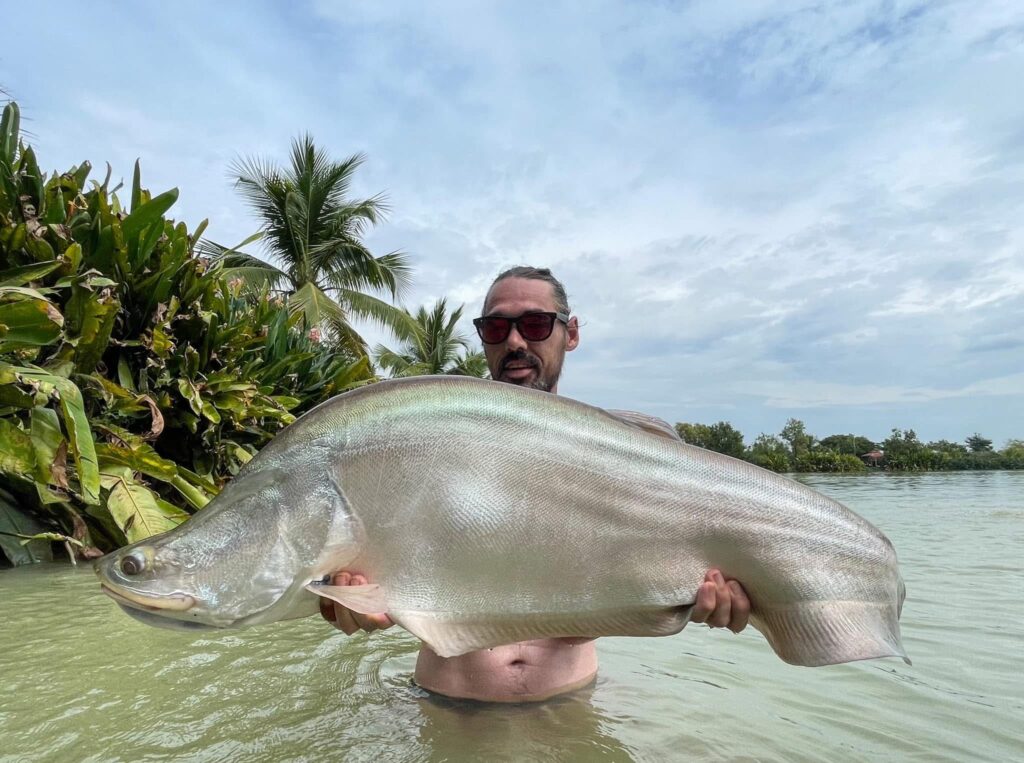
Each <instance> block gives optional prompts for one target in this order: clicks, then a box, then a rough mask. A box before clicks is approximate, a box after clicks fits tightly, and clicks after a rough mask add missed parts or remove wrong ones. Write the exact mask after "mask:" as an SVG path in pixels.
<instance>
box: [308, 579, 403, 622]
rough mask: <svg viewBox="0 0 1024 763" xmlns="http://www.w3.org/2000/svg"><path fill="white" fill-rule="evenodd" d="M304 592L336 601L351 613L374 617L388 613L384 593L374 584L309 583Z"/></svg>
mask: <svg viewBox="0 0 1024 763" xmlns="http://www.w3.org/2000/svg"><path fill="white" fill-rule="evenodd" d="M306 590H307V591H311V592H312V593H315V594H316V595H317V596H323V597H324V598H325V599H331V600H332V601H336V602H338V603H339V604H341V605H342V606H344V607H348V608H349V609H351V610H352V611H353V612H359V613H360V614H363V615H376V614H379V613H381V612H387V611H388V603H387V601H386V599H385V596H384V591H383V589H382V588H381V587H380V586H379V585H377V584H376V583H367V584H366V585H346V586H337V585H324V584H322V583H310V584H309V585H307V586H306Z"/></svg>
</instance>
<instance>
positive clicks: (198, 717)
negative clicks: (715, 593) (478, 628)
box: [0, 472, 1024, 763]
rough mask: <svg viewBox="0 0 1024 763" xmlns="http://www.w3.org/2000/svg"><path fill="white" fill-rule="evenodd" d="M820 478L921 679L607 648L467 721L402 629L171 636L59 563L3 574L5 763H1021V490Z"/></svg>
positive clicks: (875, 664)
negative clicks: (579, 672) (863, 532)
mask: <svg viewBox="0 0 1024 763" xmlns="http://www.w3.org/2000/svg"><path fill="white" fill-rule="evenodd" d="M802 479H803V481H805V482H807V483H808V484H811V485H812V486H814V487H816V488H818V489H820V490H822V491H823V492H825V493H827V494H829V495H831V496H833V497H835V498H837V499H838V500H840V501H842V502H844V503H846V504H847V505H848V506H850V507H851V508H853V509H854V510H855V511H857V512H858V513H860V514H862V515H863V516H865V517H866V518H868V519H869V520H871V521H872V522H874V523H875V524H876V525H878V526H879V527H881V528H882V529H883V530H884V531H885V533H886V534H887V535H888V536H889V537H890V538H891V539H892V540H893V542H894V544H895V545H896V549H897V551H898V553H899V556H900V562H901V566H902V570H903V576H904V579H905V581H906V584H907V601H906V604H905V606H904V610H903V619H902V627H903V636H904V644H905V646H906V647H907V651H908V652H909V654H910V656H911V658H912V659H913V661H914V664H913V666H912V667H911V666H907V665H904V664H903V662H902V661H900V660H898V659H890V660H877V661H872V662H865V663H856V664H851V665H838V666H832V667H827V668H813V669H812V668H798V667H793V666H790V665H786V664H784V663H783V662H782V661H780V660H779V659H778V658H777V657H776V656H775V655H774V653H773V652H772V651H771V649H770V648H769V647H768V645H767V644H766V643H765V641H764V639H763V638H762V637H761V636H760V634H758V633H757V632H756V631H754V630H753V629H748V630H747V631H746V632H744V633H742V634H740V635H738V636H735V635H733V634H731V633H729V632H727V631H722V630H715V631H711V630H709V629H707V628H703V627H689V628H687V629H686V630H685V631H684V632H683V633H681V634H679V635H678V636H673V637H669V638H662V639H602V641H601V642H600V644H599V651H600V655H601V672H600V675H599V677H598V679H597V681H596V683H595V684H594V685H593V686H591V687H589V688H587V689H585V690H582V691H580V692H578V693H576V694H574V695H572V696H570V697H567V698H562V699H559V700H556V701H552V702H547V703H543V704H540V705H523V706H511V707H510V706H496V705H479V704H470V703H456V702H451V701H444V700H438V699H432V698H430V697H428V696H427V695H426V694H425V693H424V692H421V691H419V690H418V689H416V688H415V687H413V686H412V684H411V680H410V678H411V675H412V669H413V665H414V662H415V654H416V649H417V642H416V641H415V639H413V638H412V637H410V636H409V635H408V634H405V633H404V632H402V631H400V629H398V628H394V629H392V630H391V631H388V632H386V633H383V634H374V635H372V636H357V637H353V638H348V637H346V636H345V635H343V634H341V633H339V632H337V631H334V630H333V629H332V628H330V626H328V625H326V624H325V623H323V622H320V621H319V619H318V618H309V619H307V620H303V621H298V622H290V623H281V624H276V625H270V626H262V627H258V628H253V629H249V630H244V631H234V632H225V633H223V634H214V635H212V636H211V635H209V634H202V635H198V636H194V635H190V634H186V633H182V632H178V631H165V630H159V629H155V628H149V627H147V626H144V625H141V624H139V623H136V622H135V621H134V620H131V619H130V618H128V617H127V616H125V615H123V614H122V613H121V612H120V611H119V610H118V609H117V607H116V606H115V605H114V604H113V603H112V602H111V601H110V600H109V599H107V598H106V597H104V596H103V595H102V594H100V593H99V590H98V587H97V583H96V579H95V577H94V576H93V574H92V573H91V571H90V570H89V569H88V568H79V569H72V568H70V567H69V566H65V565H57V564H54V565H46V566H37V567H33V568H19V569H16V570H9V571H0V762H2V763H8V762H13V761H19V763H20V762H21V761H72V760H73V761H121V760H123V761H140V760H146V761H160V760H202V761H236V760H237V761H253V760H275V761H286V760H295V761H299V760H303V761H317V760H346V761H359V760H374V761H378V760H380V761H390V760H395V761H406V760H414V761H443V760H455V761H457V760H544V761H547V760H566V761H577V760H578V761H592V760H608V761H619V760H622V761H628V760H639V761H663V760H691V759H692V760H719V759H729V760H744V759H746V760H754V759H756V760H839V759H842V760H901V759H914V760H967V759H970V760H974V761H978V760H993V761H995V760H1011V759H1022V758H1024V664H1022V662H1021V659H1022V655H1024V649H1022V645H1024V575H1022V561H1021V560H1022V557H1024V473H1019V472H1018V473H1012V472H1011V473H1008V472H984V473H955V474H926V475H889V474H870V475H849V476H847V475H842V476H822V475H815V476H808V477H804V478H802ZM612 562H613V560H595V564H600V563H612Z"/></svg>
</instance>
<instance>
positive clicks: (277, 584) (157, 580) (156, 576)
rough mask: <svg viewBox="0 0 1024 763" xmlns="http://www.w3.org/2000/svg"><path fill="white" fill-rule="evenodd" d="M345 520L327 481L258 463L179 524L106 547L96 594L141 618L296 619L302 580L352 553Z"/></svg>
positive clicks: (195, 622)
mask: <svg viewBox="0 0 1024 763" xmlns="http://www.w3.org/2000/svg"><path fill="white" fill-rule="evenodd" d="M346 519H347V514H346V513H345V511H344V499H343V497H342V496H341V495H340V493H339V492H338V491H337V490H336V489H335V486H334V485H333V483H332V482H331V481H329V480H328V481H325V482H322V483H318V482H316V481H311V480H309V479H308V475H304V474H303V473H302V470H297V471H290V472H289V471H286V470H279V469H260V470H255V471H251V472H248V473H246V474H245V475H244V476H243V475H242V474H240V475H239V476H238V477H236V479H235V480H234V481H232V482H231V483H229V484H228V485H227V487H225V488H224V490H223V491H222V492H221V494H220V495H219V496H217V498H215V499H214V500H213V501H211V502H210V504H209V505H207V506H206V507H205V508H203V509H201V510H200V511H199V512H198V513H197V514H196V515H194V516H193V517H192V518H191V519H189V520H188V521H186V522H185V523H183V524H182V525H180V526H178V527H176V528H175V529H173V530H171V531H170V532H167V533H163V534H161V535H156V536H153V537H150V538H146V539H145V540H142V541H139V542H137V543H134V544H132V545H129V546H125V547H124V548H121V549H118V550H117V551H114V552H112V553H110V554H107V555H106V556H104V557H102V558H100V559H98V560H97V561H96V562H95V564H94V568H95V570H96V574H97V575H98V576H99V578H100V582H101V587H102V590H103V592H104V593H105V594H107V595H108V596H110V597H111V598H112V599H114V600H115V601H116V602H117V603H118V604H119V605H120V606H121V608H122V609H124V610H125V612H127V613H128V614H129V615H131V616H132V617H134V618H136V619H138V620H141V621H143V622H145V623H147V624H150V625H157V626H161V627H170V628H231V627H236V626H242V625H249V624H253V623H256V622H272V621H274V620H279V619H285V618H288V617H294V616H296V614H295V613H294V612H291V611H290V610H289V608H290V607H293V605H294V604H295V600H296V599H300V598H307V599H308V598H310V596H309V594H307V593H305V592H304V591H303V589H304V587H305V585H307V584H308V583H310V582H312V581H314V580H319V579H322V577H323V575H324V574H325V573H328V572H333V571H334V569H341V565H342V564H343V563H344V562H345V561H347V559H348V558H350V557H351V556H353V555H354V554H355V545H354V542H353V535H354V533H353V532H352V531H351V528H350V525H349V524H348V523H347V522H346ZM325 549H326V550H325ZM332 549H333V553H330V552H331V550H332ZM335 565H338V566H337V567H335ZM307 604H308V602H307ZM303 614H310V612H308V611H307V612H303Z"/></svg>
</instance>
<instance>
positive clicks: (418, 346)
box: [373, 299, 487, 378]
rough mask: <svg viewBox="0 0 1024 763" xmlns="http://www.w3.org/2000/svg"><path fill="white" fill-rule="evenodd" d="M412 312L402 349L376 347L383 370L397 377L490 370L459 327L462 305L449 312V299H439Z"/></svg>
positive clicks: (377, 356)
mask: <svg viewBox="0 0 1024 763" xmlns="http://www.w3.org/2000/svg"><path fill="white" fill-rule="evenodd" d="M408 315H409V323H410V325H411V333H410V335H409V338H408V339H407V340H406V342H405V344H403V345H402V347H401V348H400V349H398V350H389V349H388V348H387V347H385V346H383V345H377V347H376V348H375V349H374V351H373V354H374V359H375V360H376V362H377V365H378V366H379V367H380V368H381V369H382V370H385V371H388V372H390V374H391V376H392V377H393V378H394V377H402V376H423V375H427V374H455V375H459V376H476V377H478V378H482V377H483V376H485V375H486V374H487V361H486V359H485V358H484V354H483V353H482V352H471V351H470V349H469V348H470V343H469V338H468V337H466V336H465V335H463V334H461V333H459V331H458V328H457V325H458V322H459V320H460V319H461V318H462V307H461V306H460V307H459V308H457V309H456V310H455V311H454V312H452V313H451V314H450V315H449V314H448V304H447V301H446V300H444V299H439V300H438V301H437V302H435V303H434V307H433V308H432V309H431V310H427V308H425V307H421V308H420V309H419V311H418V312H417V313H416V315H412V314H408Z"/></svg>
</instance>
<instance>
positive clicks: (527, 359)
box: [501, 349, 540, 371]
mask: <svg viewBox="0 0 1024 763" xmlns="http://www.w3.org/2000/svg"><path fill="white" fill-rule="evenodd" d="M509 363H528V364H529V365H531V366H533V367H536V366H539V365H540V358H538V357H537V356H536V355H531V354H530V353H528V352H527V351H526V350H522V349H520V350H516V351H515V352H510V353H509V354H508V355H506V356H505V357H504V358H502V360H501V370H502V371H504V370H505V369H506V368H507V367H508V364H509Z"/></svg>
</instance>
